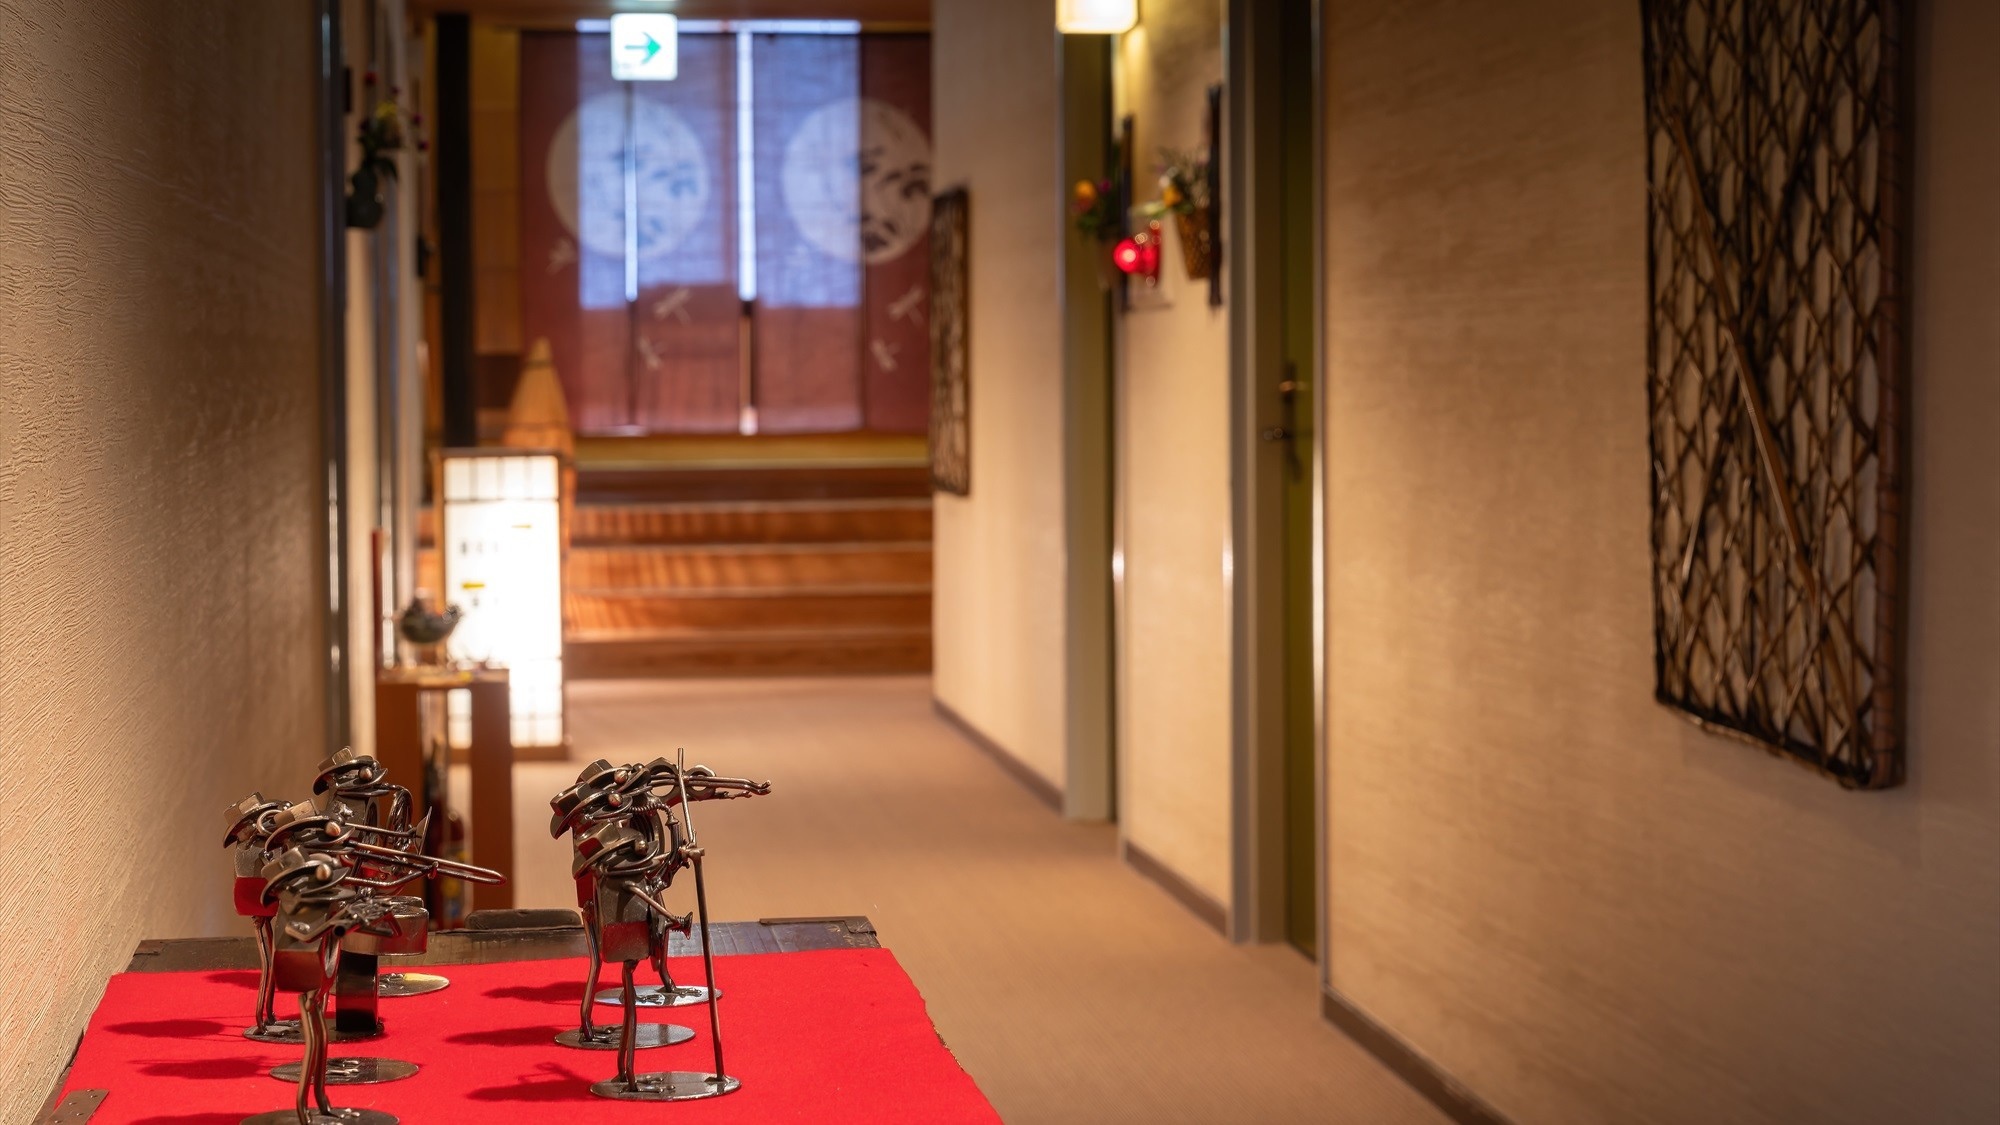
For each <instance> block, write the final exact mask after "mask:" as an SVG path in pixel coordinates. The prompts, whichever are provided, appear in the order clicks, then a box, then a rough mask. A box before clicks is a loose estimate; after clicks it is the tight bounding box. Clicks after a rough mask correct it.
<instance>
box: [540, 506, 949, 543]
mask: <svg viewBox="0 0 2000 1125" xmlns="http://www.w3.org/2000/svg"><path fill="white" fill-rule="evenodd" d="M930 537H931V502H930V501H929V500H927V499H925V500H919V499H908V498H905V499H863V500H765V501H702V502H693V503H683V504H582V505H578V506H577V508H576V510H575V512H574V514H573V515H572V516H571V519H570V541H571V543H572V544H573V545H575V546H580V547H591V546H609V545H614V544H675V543H853V542H911V541H927V540H929V539H930Z"/></svg>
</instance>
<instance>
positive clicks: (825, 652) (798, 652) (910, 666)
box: [563, 627, 931, 680]
mask: <svg viewBox="0 0 2000 1125" xmlns="http://www.w3.org/2000/svg"><path fill="white" fill-rule="evenodd" d="M930 666H931V633H930V629H929V628H928V627H924V628H903V629H816V630H807V631H785V632H780V631H760V632H741V631H738V632H728V633H708V632H699V631H697V632H688V631H677V630H659V631H656V632H652V633H647V634H621V635H618V636H615V637H604V636H597V635H592V634H572V635H571V636H570V637H569V638H568V639H566V640H565V641H564V643H563V667H564V670H565V672H566V673H567V674H568V676H569V678H570V679H572V680H593V679H623V678H634V677H643V676H731V675H743V676H751V675H772V674H777V673H796V674H819V675H824V674H828V673H843V674H886V673H898V672H927V671H929V670H930Z"/></svg>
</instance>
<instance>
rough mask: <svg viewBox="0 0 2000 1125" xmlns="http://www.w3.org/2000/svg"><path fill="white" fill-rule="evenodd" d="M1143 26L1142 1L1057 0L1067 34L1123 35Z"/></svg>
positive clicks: (1059, 21)
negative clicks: (1140, 23)
mask: <svg viewBox="0 0 2000 1125" xmlns="http://www.w3.org/2000/svg"><path fill="white" fill-rule="evenodd" d="M1138 23H1139V0H1056V30H1057V31H1060V32H1062V33H1063V34H1064V35H1123V34H1124V33H1125V32H1128V31H1130V30H1132V28H1133V27H1135V26H1137V25H1138Z"/></svg>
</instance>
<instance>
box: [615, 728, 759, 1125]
mask: <svg viewBox="0 0 2000 1125" xmlns="http://www.w3.org/2000/svg"><path fill="white" fill-rule="evenodd" d="M686 762H687V752H686V751H685V750H683V751H680V752H679V753H678V754H677V756H676V761H675V763H674V766H673V767H672V768H673V780H674V784H675V788H676V790H677V793H676V796H677V797H678V801H677V802H675V803H678V804H679V805H680V806H681V816H682V818H683V820H684V821H685V822H686V826H687V839H686V841H685V842H681V840H680V833H679V832H678V830H677V829H678V827H679V826H678V825H673V822H672V820H671V819H670V818H669V819H668V820H667V823H668V824H669V825H670V826H672V827H673V828H674V829H676V830H675V831H672V832H670V834H669V837H668V838H669V841H670V843H671V845H672V848H673V858H674V859H675V860H676V861H677V862H676V863H675V864H674V866H678V865H679V864H680V863H688V864H691V865H692V866H693V867H694V894H695V911H696V914H697V916H698V918H699V919H700V926H701V959H702V968H703V975H704V978H705V983H706V986H707V988H708V990H709V993H710V995H711V996H712V997H713V996H716V995H718V994H717V993H716V991H715V951H714V949H713V947H712V945H711V943H710V939H709V919H708V885H707V882H706V876H705V875H704V872H703V870H702V859H703V857H704V854H705V853H704V852H703V851H702V848H701V845H700V842H699V841H698V840H697V839H696V837H695V831H694V809H693V805H692V802H691V801H690V795H689V792H688V782H687V775H688V771H687V768H686ZM661 764H664V763H661ZM696 768H697V769H700V767H696ZM697 784H699V782H697ZM769 790H770V786H769V785H768V783H767V784H765V785H763V786H761V787H759V791H760V792H769ZM647 901H648V902H652V900H651V899H650V897H648V898H647ZM654 905H655V906H657V905H658V904H657V903H654ZM662 912H663V913H664V909H663V908H662ZM668 917H671V915H668ZM685 926H686V921H685V919H682V920H681V926H680V928H683V929H684V928H685ZM664 954H665V950H664V948H662V949H661V956H662V960H664ZM634 964H635V963H634V962H632V961H627V962H625V989H624V991H625V1019H624V1023H623V1025H622V1028H621V1032H622V1034H621V1036H620V1050H619V1053H618V1059H619V1067H618V1074H617V1076H616V1077H613V1078H607V1079H605V1080H603V1081H601V1082H595V1083H592V1084H591V1087H590V1092H591V1093H593V1094H596V1095H597V1096H598V1097H601V1098H613V1099H616V1100H619V1101H659V1102H681V1101H693V1100H695V1099H697V1098H714V1097H720V1096H722V1095H723V1094H727V1093H731V1092H733V1091H735V1090H737V1089H739V1088H741V1086H742V1085H743V1084H742V1082H741V1081H739V1080H737V1079H735V1078H732V1077H730V1076H729V1074H728V1072H727V1071H726V1070H724V1069H723V1065H722V1011H721V1004H720V1003H719V1002H718V1001H717V1000H715V999H711V1000H710V1001H709V1004H708V1026H709V1037H710V1039H711V1040H712V1041H713V1045H714V1048H715V1072H714V1073H712V1074H707V1073H703V1072H701V1071H689V1070H670V1071H661V1072H657V1073H650V1074H637V1073H634V1066H633V1061H632V1060H633V1048H632V1046H631V1043H632V1041H633V1039H634V1038H635V1036H636V1034H637V1030H638V1011H637V1004H636V1003H635V998H634V996H633V981H632V970H633V968H634Z"/></svg>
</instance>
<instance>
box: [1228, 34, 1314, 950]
mask: <svg viewBox="0 0 2000 1125" xmlns="http://www.w3.org/2000/svg"><path fill="white" fill-rule="evenodd" d="M1322 7H1323V0H1310V14H1309V19H1310V23H1311V28H1312V33H1311V34H1312V42H1311V44H1310V47H1309V49H1310V51H1311V77H1310V82H1311V86H1312V136H1313V151H1312V155H1311V161H1312V167H1313V169H1314V175H1313V179H1314V190H1313V204H1312V216H1313V217H1312V231H1311V237H1312V245H1313V253H1312V279H1313V280H1312V285H1313V290H1314V301H1313V304H1314V308H1315V309H1323V307H1324V306H1323V304H1322V302H1323V299H1324V294H1325V292H1326V286H1325V271H1326V261H1325V246H1326V239H1325V195H1324V188H1323V183H1324V177H1325V159H1324V152H1325V125H1326V121H1325V97H1324V92H1325V80H1324V65H1325V60H1324V45H1323V43H1322V40H1321V30H1320V29H1321V26H1322V22H1321V21H1322V19H1323V11H1322ZM1223 41H1224V50H1223V86H1224V90H1225V94H1226V99H1225V101H1226V108H1225V113H1226V121H1227V127H1226V129H1225V132H1226V134H1227V156H1226V174H1225V177H1224V198H1223V200H1222V205H1223V209H1224V212H1225V214H1226V215H1227V231H1226V238H1225V241H1224V244H1223V245H1224V260H1223V268H1224V270H1225V272H1226V274H1227V278H1226V280H1227V284H1228V289H1227V293H1228V304H1229V413H1230V419H1229V426H1230V442H1229V444H1230V470H1231V471H1230V541H1231V568H1230V642H1231V645H1230V647H1231V652H1232V656H1233V659H1232V660H1231V662H1230V680H1231V682H1230V743H1231V745H1230V813H1231V816H1230V844H1231V849H1230V851H1231V854H1230V907H1229V937H1230V939H1231V940H1233V941H1238V942H1277V941H1283V940H1285V891H1286V886H1285V831H1284V829H1285V821H1284V788H1283V786H1284V756H1285V708H1284V691H1283V687H1284V675H1283V672H1284V652H1285V648H1284V641H1285V629H1284V609H1285V606H1284V550H1283V546H1282V544H1283V527H1284V524H1283V521H1284V511H1283V496H1284V491H1283V489H1284V478H1283V474H1284V472H1285V467H1284V460H1283V447H1282V446H1281V445H1280V444H1277V443H1273V442H1267V441H1264V440H1263V438H1262V435H1263V432H1264V431H1265V430H1266V429H1267V428H1269V427H1272V426H1276V425H1278V424H1279V421H1280V414H1279V410H1280V402H1279V397H1278V395H1277V393H1276V386H1277V383H1278V382H1279V381H1280V380H1282V378H1283V372H1284V338H1283V336H1284V332H1283V324H1284V322H1283V319H1282V310H1283V294H1284V289H1283V286H1284V275H1283V260H1282V256H1281V254H1280V252H1279V250H1280V239H1281V238H1282V237H1283V231H1282V230H1281V229H1280V228H1281V216H1280V199H1279V192H1280V190H1281V185H1282V171H1281V165H1280V163H1279V158H1280V154H1281V152H1282V145H1283V143H1284V137H1283V126H1282V117H1281V113H1280V110H1281V107H1282V105H1283V97H1284V90H1283V78H1282V75H1283V67H1282V54H1281V47H1282V45H1283V26H1282V17H1281V13H1280V12H1279V11H1278V7H1277V5H1275V4H1272V3H1269V2H1268V0H1229V2H1228V5H1227V14H1226V16H1225V28H1224V35H1223ZM1313 368H1314V371H1313V384H1314V388H1315V390H1314V395H1313V402H1312V408H1313V410H1314V412H1315V414H1314V418H1313V420H1312V426H1313V431H1314V441H1313V447H1312V459H1311V462H1310V465H1309V468H1308V472H1309V473H1310V477H1311V481H1312V490H1313V498H1312V511H1313V521H1312V522H1313V544H1312V564H1311V567H1312V614H1313V643H1312V652H1313V658H1312V659H1313V668H1312V682H1313V757H1314V770H1313V776H1314V789H1315V792H1314V800H1313V807H1314V810H1315V817H1314V819H1315V822H1316V823H1315V827H1314V833H1313V834H1314V839H1315V847H1316V849H1317V858H1318V871H1317V879H1316V883H1315V885H1316V887H1317V894H1316V896H1315V897H1316V900H1317V901H1316V903H1315V906H1314V912H1315V914H1316V915H1317V917H1318V925H1317V927H1316V928H1317V930H1318V946H1319V949H1318V961H1319V965H1320V973H1321V976H1322V981H1324V978H1325V975H1326V973H1327V971H1328V960H1329V953H1330V944H1329V941H1328V926H1327V910H1326V898H1327V895H1326V888H1327V887H1328V886H1329V885H1330V879H1329V872H1328V870H1327V864H1328V861H1329V856H1328V854H1327V838H1328V837H1327V808H1326V803H1327V785H1326V782H1327V710H1326V496H1327V487H1326V427H1325V424H1324V423H1325V419H1326V417H1327V407H1326V402H1327V395H1326V387H1325V379H1324V375H1325V371H1326V331H1325V325H1324V319H1323V314H1322V316H1321V323H1320V327H1319V329H1318V331H1316V332H1315V333H1314V341H1313Z"/></svg>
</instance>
